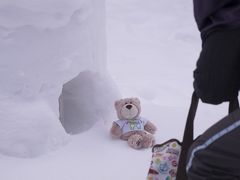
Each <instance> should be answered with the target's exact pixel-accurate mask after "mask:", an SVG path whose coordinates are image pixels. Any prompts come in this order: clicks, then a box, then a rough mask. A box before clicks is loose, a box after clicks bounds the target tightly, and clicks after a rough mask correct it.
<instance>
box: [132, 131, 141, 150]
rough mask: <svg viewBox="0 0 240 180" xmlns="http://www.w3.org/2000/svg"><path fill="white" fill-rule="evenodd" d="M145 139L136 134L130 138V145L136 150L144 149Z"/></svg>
mask: <svg viewBox="0 0 240 180" xmlns="http://www.w3.org/2000/svg"><path fill="white" fill-rule="evenodd" d="M142 142H143V137H142V136H141V135H139V134H134V135H132V136H130V137H129V138H128V145H129V146H130V147H132V148H134V149H141V148H142Z"/></svg>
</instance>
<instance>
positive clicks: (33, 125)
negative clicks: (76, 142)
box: [0, 99, 68, 158]
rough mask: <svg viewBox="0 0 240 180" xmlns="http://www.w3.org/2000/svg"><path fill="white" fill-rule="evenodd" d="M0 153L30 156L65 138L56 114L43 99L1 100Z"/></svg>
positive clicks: (58, 145)
mask: <svg viewBox="0 0 240 180" xmlns="http://www.w3.org/2000/svg"><path fill="white" fill-rule="evenodd" d="M0 127H1V128H0V153H1V154H4V155H7V156H14V157H21V158H33V157H36V156H39V155H41V154H44V153H46V152H49V151H52V150H55V149H57V148H59V147H61V146H63V145H65V144H66V143H67V142H68V135H67V134H66V133H65V132H64V129H63V128H62V126H61V123H59V121H58V117H57V116H56V114H54V113H53V111H52V110H51V108H50V107H49V106H48V105H47V104H46V102H44V101H43V100H34V101H32V100H31V101H21V100H17V99H14V100H13V99H4V100H3V99H2V100H1V101H0Z"/></svg>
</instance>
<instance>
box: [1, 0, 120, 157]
mask: <svg viewBox="0 0 240 180" xmlns="http://www.w3.org/2000/svg"><path fill="white" fill-rule="evenodd" d="M105 33H106V32H105V3H104V1H103V0H91V1H89V0H72V1H71V2H70V3H69V1H68V0H48V1H42V0H32V1H27V0H7V1H5V0H3V1H1V2H0V49H1V50H0V57H1V60H0V84H1V86H0V126H1V130H0V142H1V143H0V153H2V154H5V155H10V156H17V157H35V156H39V155H41V154H43V153H45V152H48V151H49V150H52V149H56V148H57V147H59V146H61V145H63V144H66V142H67V139H68V136H67V134H66V133H65V131H64V129H63V127H62V126H61V123H60V121H59V112H58V111H59V105H58V97H59V96H60V93H61V89H62V86H63V84H64V83H66V82H68V81H69V80H71V79H73V78H74V77H75V76H77V78H74V79H73V80H71V82H73V83H75V86H74V87H73V88H74V89H69V88H68V87H66V88H64V90H65V91H67V92H71V94H70V95H65V94H64V93H63V96H64V97H65V96H67V97H68V98H70V99H71V100H72V101H74V103H75V104H74V107H72V106H70V105H69V104H66V105H63V106H62V107H61V110H62V111H66V110H65V109H71V113H72V116H71V114H67V112H66V113H65V116H64V117H65V119H64V125H66V126H67V125H68V124H69V123H71V122H72V121H71V119H72V118H71V117H74V118H75V122H77V123H75V124H74V126H72V128H73V127H75V129H74V130H75V131H74V133H78V132H80V130H81V131H84V130H86V129H88V128H90V127H91V126H92V125H93V124H94V123H95V122H97V121H98V120H104V119H105V120H106V118H109V114H111V112H113V108H110V109H109V108H105V109H104V108H103V107H102V105H101V103H102V102H108V103H109V104H110V103H111V104H113V101H114V98H115V95H116V94H115V93H114V92H113V91H114V89H113V88H112V87H113V85H112V84H111V81H112V80H111V79H110V78H109V77H108V75H107V71H106V38H105ZM84 71H88V73H80V72H84ZM79 73H80V74H79ZM100 77H101V78H100ZM78 79H81V81H79V80H78ZM74 80H75V81H74ZM87 80H90V81H91V86H92V88H88V89H87V92H86V91H85V92H84V89H83V88H82V89H81V87H83V86H85V87H87V86H89V83H90V82H88V81H87ZM99 83H101V86H100V85H98V84H99ZM68 84H69V83H68ZM110 84H111V85H110ZM105 85H106V86H105ZM66 86H67V85H66ZM100 87H101V88H100ZM96 89H97V90H98V89H99V91H98V94H96V92H97V90H96ZM101 94H107V96H102V95H101ZM103 98H105V99H103ZM62 104H63V103H62ZM73 108H75V109H73ZM90 108H91V110H90V111H88V109H90ZM96 114H97V115H98V116H97V115H96ZM96 116H97V117H96ZM67 127H68V129H67V130H69V126H67ZM76 127H78V128H80V129H79V131H77V129H76ZM69 131H70V132H71V133H72V131H71V129H70V130H69Z"/></svg>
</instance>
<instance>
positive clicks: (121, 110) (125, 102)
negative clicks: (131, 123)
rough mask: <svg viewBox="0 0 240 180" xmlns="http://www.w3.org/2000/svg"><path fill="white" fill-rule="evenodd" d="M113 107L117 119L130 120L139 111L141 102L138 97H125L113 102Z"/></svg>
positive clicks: (137, 114) (136, 115)
mask: <svg viewBox="0 0 240 180" xmlns="http://www.w3.org/2000/svg"><path fill="white" fill-rule="evenodd" d="M115 109H116V111H117V116H118V118H119V119H127V120H131V119H134V118H136V117H138V116H139V114H140V113H141V104H140V100H139V99H138V98H125V99H120V100H118V101H116V102H115Z"/></svg>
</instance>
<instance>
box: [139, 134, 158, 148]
mask: <svg viewBox="0 0 240 180" xmlns="http://www.w3.org/2000/svg"><path fill="white" fill-rule="evenodd" d="M154 145H155V138H154V137H153V135H152V134H146V135H144V136H143V142H142V147H143V148H149V147H153V146H154Z"/></svg>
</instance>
